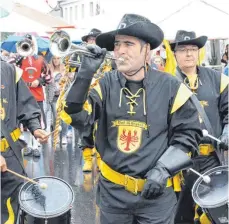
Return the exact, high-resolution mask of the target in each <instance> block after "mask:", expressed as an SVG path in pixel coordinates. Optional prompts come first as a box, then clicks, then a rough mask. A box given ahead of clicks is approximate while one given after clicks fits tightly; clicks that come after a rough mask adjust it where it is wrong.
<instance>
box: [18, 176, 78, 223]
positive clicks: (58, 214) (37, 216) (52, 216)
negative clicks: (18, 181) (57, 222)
mask: <svg viewBox="0 0 229 224" xmlns="http://www.w3.org/2000/svg"><path fill="white" fill-rule="evenodd" d="M41 178H51V179H57V180H60V181H62V182H64V183H65V184H66V185H67V186H68V187H69V188H70V190H71V192H72V201H71V204H69V207H70V208H68V209H67V208H66V209H65V210H64V211H62V212H60V213H57V214H55V215H47V216H43V215H37V214H34V213H32V212H30V211H28V210H27V209H26V208H25V207H24V206H23V205H22V202H21V197H20V196H21V194H22V189H23V187H24V186H25V185H26V184H28V183H29V182H26V183H24V184H23V185H22V186H21V188H20V191H19V194H18V201H19V205H20V209H21V210H23V211H24V212H26V214H27V215H30V216H32V217H34V218H42V219H49V218H56V217H59V216H61V215H63V214H65V213H67V212H68V211H70V210H71V206H72V204H73V203H74V200H75V194H74V191H73V189H72V187H71V185H70V184H69V183H67V182H66V181H65V180H63V179H61V178H59V177H54V176H40V177H35V178H32V180H38V179H41Z"/></svg>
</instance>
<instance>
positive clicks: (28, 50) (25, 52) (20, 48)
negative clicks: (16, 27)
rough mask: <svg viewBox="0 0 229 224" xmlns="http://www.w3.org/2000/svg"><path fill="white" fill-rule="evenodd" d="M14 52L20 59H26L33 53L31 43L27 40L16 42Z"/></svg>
mask: <svg viewBox="0 0 229 224" xmlns="http://www.w3.org/2000/svg"><path fill="white" fill-rule="evenodd" d="M16 50H17V53H18V54H19V55H21V56H22V57H28V56H30V55H32V54H33V53H34V50H33V43H32V41H31V40H29V39H25V40H21V41H19V42H17V44H16Z"/></svg>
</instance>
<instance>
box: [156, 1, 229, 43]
mask: <svg viewBox="0 0 229 224" xmlns="http://www.w3.org/2000/svg"><path fill="white" fill-rule="evenodd" d="M227 21H229V14H228V13H227V12H224V11H222V10H220V9H217V8H216V7H214V6H212V5H209V4H207V3H205V2H204V1H193V2H190V3H189V4H187V5H186V6H184V7H182V8H181V9H180V10H177V11H175V12H174V13H171V14H170V15H169V16H167V17H165V19H163V20H162V21H161V22H158V25H159V26H160V27H161V28H162V30H163V31H164V33H165V37H166V38H167V39H171V40H173V39H174V38H175V35H176V32H177V30H187V31H195V32H196V34H197V36H201V35H206V36H208V38H210V39H225V38H229V29H228V28H227V27H226V26H225V24H227Z"/></svg>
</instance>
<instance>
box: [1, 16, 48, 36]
mask: <svg viewBox="0 0 229 224" xmlns="http://www.w3.org/2000/svg"><path fill="white" fill-rule="evenodd" d="M48 30H50V27H48V26H45V25H43V24H41V23H39V22H36V21H34V20H31V19H29V18H28V17H25V16H22V15H19V14H17V13H16V12H12V13H10V15H9V16H7V17H5V18H2V19H0V31H1V32H34V31H36V32H42V31H48Z"/></svg>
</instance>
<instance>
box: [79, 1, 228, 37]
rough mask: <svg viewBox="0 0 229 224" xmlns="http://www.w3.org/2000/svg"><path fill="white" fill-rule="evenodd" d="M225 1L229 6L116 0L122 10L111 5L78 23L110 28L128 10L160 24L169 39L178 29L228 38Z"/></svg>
mask: <svg viewBox="0 0 229 224" xmlns="http://www.w3.org/2000/svg"><path fill="white" fill-rule="evenodd" d="M220 3H221V4H220ZM223 3H224V5H225V6H227V7H229V1H228V2H227V3H225V0H224V1H223V2H222V0H218V1H217V2H216V1H214V2H213V1H212V0H205V1H203V0H193V1H191V0H182V1H180V0H173V1H168V0H167V1H166V0H161V1H159V2H157V3H154V2H153V1H152V0H141V1H137V0H135V1H131V2H130V1H128V0H125V1H121V0H117V3H116V4H117V5H121V6H122V7H121V8H120V9H119V10H116V9H117V7H116V8H115V5H114V6H113V7H112V5H111V7H110V9H108V10H106V12H105V14H102V15H99V16H94V17H92V18H88V19H87V20H85V21H82V22H80V23H79V24H77V27H81V28H88V29H89V28H90V29H91V28H98V29H100V30H102V32H107V31H111V30H113V29H116V28H117V26H118V24H119V22H120V20H121V18H122V16H123V15H124V14H125V13H136V14H140V15H145V16H146V17H147V18H149V19H150V20H151V21H152V22H153V23H156V24H158V25H159V26H160V27H161V28H162V30H163V31H164V34H165V38H167V39H170V40H173V39H174V38H175V35H176V32H177V30H187V31H195V32H196V34H197V35H198V36H200V35H206V36H208V37H209V38H215V39H217V38H228V37H229V29H227V27H226V26H225V25H224V24H226V23H227V21H229V13H228V11H227V10H228V9H225V10H226V11H225V12H224V11H223V9H222V8H223ZM107 4H108V3H107ZM218 7H220V8H218Z"/></svg>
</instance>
